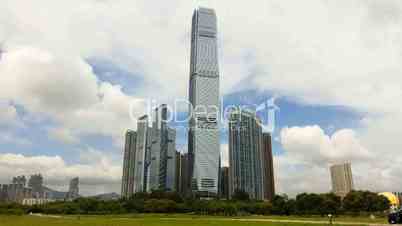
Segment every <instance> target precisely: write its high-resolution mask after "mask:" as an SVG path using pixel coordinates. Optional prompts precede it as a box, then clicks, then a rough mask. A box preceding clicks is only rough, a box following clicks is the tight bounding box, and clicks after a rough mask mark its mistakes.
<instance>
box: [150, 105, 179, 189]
mask: <svg viewBox="0 0 402 226" xmlns="http://www.w3.org/2000/svg"><path fill="white" fill-rule="evenodd" d="M167 116H168V111H167V106H166V105H165V104H162V105H161V106H160V107H158V108H156V109H155V120H154V122H153V126H152V135H151V140H152V143H151V146H150V163H149V164H150V165H149V169H148V178H149V180H148V185H147V191H152V190H164V191H175V190H176V186H175V185H176V183H175V181H176V179H175V177H176V158H175V157H176V131H175V130H174V129H172V128H170V127H169V126H168V125H167Z"/></svg>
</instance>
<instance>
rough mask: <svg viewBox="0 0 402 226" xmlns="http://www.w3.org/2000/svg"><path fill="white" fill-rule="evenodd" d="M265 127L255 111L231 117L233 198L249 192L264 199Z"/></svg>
mask: <svg viewBox="0 0 402 226" xmlns="http://www.w3.org/2000/svg"><path fill="white" fill-rule="evenodd" d="M261 147H262V128H261V122H260V120H259V119H258V118H257V117H256V115H255V112H252V111H249V110H245V109H235V110H233V111H232V112H231V113H230V116H229V196H230V197H232V196H233V194H234V193H235V192H236V191H243V192H247V193H248V194H249V196H250V198H251V199H257V200H262V199H263V194H264V186H263V167H264V165H263V164H264V163H263V159H264V158H263V155H262V153H261V152H262V151H261V150H262V148H261Z"/></svg>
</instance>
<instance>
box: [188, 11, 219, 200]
mask: <svg viewBox="0 0 402 226" xmlns="http://www.w3.org/2000/svg"><path fill="white" fill-rule="evenodd" d="M189 88H190V90H189V91H190V92H189V98H190V103H191V104H192V105H191V106H190V109H189V110H190V113H191V119H190V122H189V126H190V131H189V144H188V145H189V147H188V150H189V160H190V167H189V170H190V172H189V173H190V175H191V181H190V182H191V188H192V190H193V192H195V193H196V194H198V195H200V196H207V197H209V196H215V195H216V194H217V193H218V173H219V162H220V161H219V159H220V148H219V147H220V144H219V127H218V119H219V68H218V52H217V23H216V15H215V11H214V10H213V9H207V8H199V9H196V10H195V11H194V14H193V19H192V31H191V60H190V87H189Z"/></svg>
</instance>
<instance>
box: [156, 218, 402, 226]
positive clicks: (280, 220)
mask: <svg viewBox="0 0 402 226" xmlns="http://www.w3.org/2000/svg"><path fill="white" fill-rule="evenodd" d="M160 219H161V220H180V219H182V220H193V219H194V218H182V217H180V218H160ZM197 219H202V220H223V221H249V222H272V223H301V224H319V225H329V223H328V221H321V220H291V219H270V218H197ZM332 224H333V225H366V226H367V225H368V226H390V225H389V224H379V223H374V224H372V223H369V222H345V221H334V222H332ZM394 225H395V226H402V225H400V224H399V225H396V224H394Z"/></svg>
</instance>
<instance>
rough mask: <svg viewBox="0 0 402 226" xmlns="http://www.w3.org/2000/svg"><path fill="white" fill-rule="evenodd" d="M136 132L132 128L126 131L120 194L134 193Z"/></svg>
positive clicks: (128, 195)
mask: <svg viewBox="0 0 402 226" xmlns="http://www.w3.org/2000/svg"><path fill="white" fill-rule="evenodd" d="M136 143H137V133H136V132H135V131H132V130H128V131H127V132H126V138H125V145H124V160H123V177H122V184H121V196H122V197H130V196H132V195H133V194H134V173H135V154H136V153H135V152H136Z"/></svg>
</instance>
